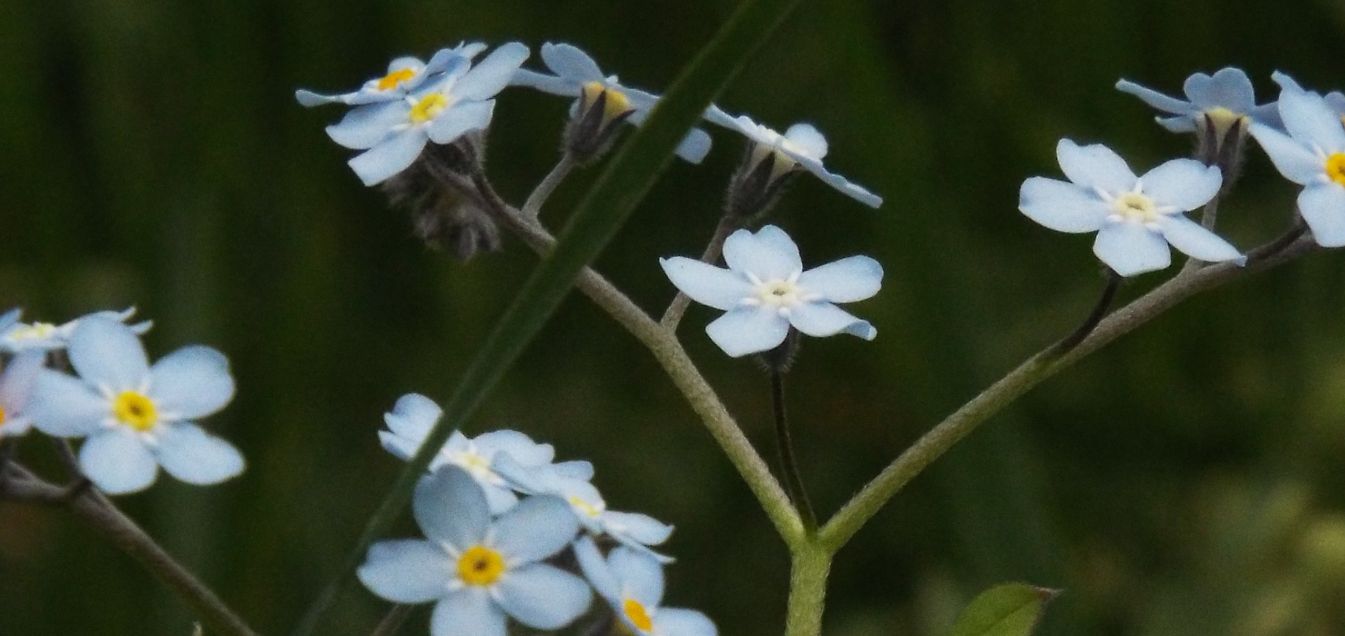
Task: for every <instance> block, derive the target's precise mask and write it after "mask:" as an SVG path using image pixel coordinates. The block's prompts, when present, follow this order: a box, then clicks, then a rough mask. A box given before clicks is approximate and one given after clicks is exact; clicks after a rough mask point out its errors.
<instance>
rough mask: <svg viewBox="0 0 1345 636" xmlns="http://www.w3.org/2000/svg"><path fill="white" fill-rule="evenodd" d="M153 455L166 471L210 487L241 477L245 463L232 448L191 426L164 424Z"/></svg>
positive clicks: (199, 428) (185, 479)
mask: <svg viewBox="0 0 1345 636" xmlns="http://www.w3.org/2000/svg"><path fill="white" fill-rule="evenodd" d="M163 426H164V430H163V432H162V433H161V434H160V435H159V444H158V446H157V447H156V448H155V449H154V454H155V456H156V457H158V459H159V464H161V465H162V466H163V469H164V471H166V472H167V473H168V474H170V475H172V476H174V477H176V478H178V479H179V480H181V481H184V482H186V483H189V484H195V485H198V486H209V485H211V484H218V483H220V482H222V481H225V480H227V479H232V478H234V477H237V476H238V475H240V474H242V472H243V469H244V467H245V466H246V463H245V462H244V461H243V455H242V454H240V453H239V452H238V449H236V448H234V447H233V445H232V444H230V443H228V442H226V441H224V440H222V439H220V438H218V437H214V436H212V435H208V434H207V433H206V432H205V431H203V430H201V427H199V426H196V425H195V424H190V423H185V422H184V423H177V424H165V425H163Z"/></svg>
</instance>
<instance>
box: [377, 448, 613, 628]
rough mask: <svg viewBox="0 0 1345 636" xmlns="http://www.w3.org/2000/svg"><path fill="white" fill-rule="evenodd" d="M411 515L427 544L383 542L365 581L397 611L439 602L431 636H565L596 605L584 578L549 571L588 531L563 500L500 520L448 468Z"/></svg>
mask: <svg viewBox="0 0 1345 636" xmlns="http://www.w3.org/2000/svg"><path fill="white" fill-rule="evenodd" d="M412 511H413V512H414V514H415V518H416V522H417V523H419V524H420V529H421V531H423V532H424V533H425V536H426V538H427V540H416V539H409V540H401V541H383V542H379V543H376V544H374V545H373V546H372V547H371V548H369V555H368V558H367V559H366V560H365V562H364V565H362V566H360V569H359V572H358V574H359V578H360V581H361V582H362V583H364V586H365V587H367V588H369V590H370V591H371V592H373V593H374V594H377V595H378V596H380V597H382V598H385V599H387V600H389V601H392V602H394V603H403V604H416V603H431V602H433V603H435V607H434V613H433V615H432V617H431V618H430V634H432V636H505V634H506V633H507V628H506V617H512V618H514V619H515V620H517V621H518V622H520V623H522V624H524V625H527V626H528V627H533V628H536V629H543V630H553V629H559V628H561V627H563V626H565V625H567V624H569V623H570V622H571V621H573V620H574V619H576V618H578V617H579V616H580V615H581V614H583V613H584V611H585V610H587V609H588V606H589V604H590V603H591V602H592V599H593V593H592V592H591V591H590V589H589V587H588V585H586V584H585V583H584V581H583V579H580V578H579V577H577V576H575V575H573V574H570V573H569V572H566V571H564V570H561V569H559V568H556V567H553V566H551V565H547V564H545V563H541V561H542V560H544V559H546V558H549V557H551V556H552V555H554V554H556V553H558V552H560V551H561V550H564V549H565V547H566V546H567V545H568V544H569V543H570V541H571V540H573V539H574V536H575V534H576V533H577V532H578V531H579V523H578V522H577V521H576V520H575V518H574V515H573V514H571V513H570V509H569V508H568V507H567V506H566V505H565V504H564V503H563V502H561V501H560V500H559V499H556V498H555V497H530V498H528V499H525V500H523V501H521V502H519V504H518V505H517V506H514V507H513V508H512V509H510V510H509V512H506V513H504V514H503V515H501V516H500V517H499V518H496V519H493V520H492V519H491V515H490V507H489V505H487V503H486V496H485V494H484V493H482V491H481V487H480V486H478V485H477V483H476V481H475V480H473V479H472V477H471V476H470V475H468V474H467V473H466V472H464V471H463V470H462V469H460V468H458V467H456V466H445V467H443V468H441V469H439V470H438V471H436V472H435V473H434V474H433V475H430V476H427V477H425V478H424V479H422V480H421V482H420V484H418V485H417V486H416V492H415V497H414V499H413V502H412Z"/></svg>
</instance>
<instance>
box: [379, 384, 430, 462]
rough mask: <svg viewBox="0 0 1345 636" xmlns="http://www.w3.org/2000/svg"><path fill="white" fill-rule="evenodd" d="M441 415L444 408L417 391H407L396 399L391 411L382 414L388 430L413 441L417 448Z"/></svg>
mask: <svg viewBox="0 0 1345 636" xmlns="http://www.w3.org/2000/svg"><path fill="white" fill-rule="evenodd" d="M443 415H444V410H443V409H442V408H439V405H438V404H436V403H435V402H434V400H431V399H430V398H427V397H425V396H423V395H421V394H419V393H408V394H406V395H403V396H402V397H400V398H398V399H397V404H395V405H393V407H392V411H391V412H389V413H385V414H384V415H383V421H384V422H386V423H387V425H388V429H389V430H391V431H392V432H393V433H396V434H397V435H399V436H401V437H404V438H407V439H408V440H410V441H413V442H415V448H419V447H420V443H421V442H422V441H424V439H425V437H426V436H428V435H429V434H430V429H432V428H434V425H435V424H436V423H437V422H438V421H439V418H440V417H442V416H443ZM412 452H415V451H414V449H413V450H412Z"/></svg>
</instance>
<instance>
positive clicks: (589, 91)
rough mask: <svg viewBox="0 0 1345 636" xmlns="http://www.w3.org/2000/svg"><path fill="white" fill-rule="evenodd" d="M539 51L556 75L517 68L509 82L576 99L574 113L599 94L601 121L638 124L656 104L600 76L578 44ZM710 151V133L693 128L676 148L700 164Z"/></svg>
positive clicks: (647, 96)
mask: <svg viewBox="0 0 1345 636" xmlns="http://www.w3.org/2000/svg"><path fill="white" fill-rule="evenodd" d="M541 54H542V63H544V64H546V67H547V69H549V70H550V71H551V72H552V73H554V74H555V75H545V74H542V73H537V72H535V71H530V70H528V69H519V71H518V72H517V73H515V74H514V78H513V82H512V83H513V84H514V85H515V86H527V87H530V88H535V89H537V90H539V91H542V92H545V93H551V94H553V95H561V96H565V97H574V98H577V99H578V101H577V102H576V103H575V105H574V113H575V114H580V113H582V112H583V111H582V109H583V108H587V107H589V106H592V105H594V104H596V103H597V101H598V99H599V97H600V96H601V98H602V101H603V108H604V112H603V119H604V124H606V123H608V122H611V121H614V120H616V119H618V118H624V119H626V120H627V121H629V122H630V123H632V124H635V125H637V126H638V125H640V124H641V123H642V122H644V120H645V119H647V118H648V117H649V111H650V110H651V109H653V108H654V104H656V103H658V97H657V96H656V95H653V94H652V93H647V92H645V91H642V90H639V89H636V88H631V87H629V86H624V85H622V84H621V82H620V81H619V80H618V79H617V77H616V76H615V75H612V76H610V77H609V76H605V75H603V73H602V69H600V68H599V67H598V63H597V62H595V61H594V60H593V58H592V57H589V55H588V54H587V53H585V52H583V51H581V50H579V48H578V47H575V46H571V45H569V44H563V43H560V44H557V43H554V42H547V43H545V44H543V45H542V51H541ZM709 151H710V135H709V134H707V133H706V132H705V131H703V130H700V129H698V128H693V129H691V131H690V132H688V133H687V135H686V137H684V138H683V139H682V143H681V144H680V145H679V146H678V147H677V156H679V157H681V158H682V159H685V160H687V161H689V162H691V163H700V162H701V160H702V159H704V158H705V155H706V153H708V152H709Z"/></svg>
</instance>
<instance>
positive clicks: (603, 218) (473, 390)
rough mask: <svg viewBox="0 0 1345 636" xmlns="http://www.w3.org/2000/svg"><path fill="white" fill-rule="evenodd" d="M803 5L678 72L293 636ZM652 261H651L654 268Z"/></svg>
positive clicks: (749, 6) (746, 19) (722, 37)
mask: <svg viewBox="0 0 1345 636" xmlns="http://www.w3.org/2000/svg"><path fill="white" fill-rule="evenodd" d="M800 2H801V0H746V1H745V2H743V3H742V4H741V5H740V6H739V7H738V9H737V11H735V12H734V14H733V15H732V17H730V18H729V20H728V22H726V23H725V24H724V26H723V27H722V28H720V30H719V33H718V34H716V35H715V37H714V39H713V40H711V41H710V43H709V44H708V45H706V47H705V48H703V49H701V52H700V53H699V54H698V55H697V56H696V59H695V60H693V61H692V62H691V64H690V65H689V66H688V67H687V68H686V69H685V70H684V71H683V72H682V74H681V75H680V76H679V77H678V79H677V80H676V81H674V82H673V84H672V86H671V87H670V88H669V89H668V91H667V93H666V94H665V95H664V96H663V98H662V99H661V100H659V104H658V106H656V107H655V108H654V110H653V112H652V113H650V116H649V119H648V121H646V122H645V124H644V125H643V126H641V127H640V128H639V130H638V132H636V133H635V135H633V136H632V137H631V139H630V141H628V142H626V143H625V144H624V145H623V146H622V148H621V149H620V151H619V152H617V153H616V155H615V156H614V157H612V159H611V161H610V162H609V163H608V166H607V169H606V170H604V171H603V174H602V176H601V177H599V178H598V181H597V182H596V183H595V184H594V186H593V189H592V190H591V191H589V193H588V195H587V196H585V197H584V199H583V200H582V201H580V203H579V206H578V208H577V209H576V210H575V212H574V214H573V216H572V217H571V219H570V222H569V223H568V224H567V225H566V227H565V229H564V230H563V231H562V232H561V234H560V236H559V238H558V243H557V246H556V250H555V251H554V252H553V253H552V254H551V255H550V256H549V257H548V258H546V259H545V260H543V261H542V263H541V265H540V266H538V268H537V270H536V271H535V272H533V274H532V276H531V277H530V278H529V279H528V281H527V282H526V283H524V285H523V288H522V290H521V291H520V292H519V294H518V296H517V297H516V298H515V299H514V302H513V303H512V304H511V305H510V306H509V308H508V310H506V311H505V314H504V316H503V317H502V318H501V319H500V321H499V323H498V324H497V326H496V328H495V330H494V331H493V332H492V333H491V334H490V336H488V337H487V338H486V341H485V344H484V345H483V346H482V348H481V351H480V353H479V354H477V357H476V358H475V359H474V360H473V361H472V364H471V366H469V367H468V368H467V371H466V373H465V374H464V376H463V378H462V380H461V382H460V383H459V384H458V386H457V388H456V390H455V391H454V392H453V395H452V397H451V398H450V399H449V400H448V402H447V403H446V404H445V406H444V416H443V418H442V419H441V420H440V421H439V425H438V426H436V427H435V429H434V430H433V431H431V433H430V435H429V436H428V437H427V438H426V440H425V443H424V444H423V445H422V446H421V449H420V452H419V453H417V454H416V456H415V457H414V458H412V459H411V461H410V462H408V463H407V465H406V468H405V469H404V470H403V471H402V473H401V474H400V475H399V476H398V478H397V481H396V482H395V483H394V484H393V486H392V488H391V489H390V491H389V492H388V494H387V496H386V497H385V498H384V499H383V502H382V503H381V504H380V505H379V508H378V510H377V511H375V513H374V515H373V517H372V518H371V519H370V521H369V524H368V525H367V526H366V527H365V529H364V532H363V534H361V535H360V538H359V541H358V542H357V544H356V547H355V549H354V550H353V551H352V552H351V554H350V555H349V557H348V558H347V559H346V561H345V563H344V565H343V566H342V568H341V570H340V572H339V574H338V578H337V579H336V580H334V581H333V582H332V583H331V584H330V585H328V586H327V588H326V589H324V590H323V592H322V594H321V595H320V596H319V597H318V598H317V600H315V601H314V603H313V605H312V606H310V607H309V609H308V611H307V612H306V613H305V615H304V618H303V620H302V621H301V622H300V624H299V626H298V627H297V628H296V629H295V631H294V636H308V635H310V634H312V633H313V632H314V630H315V629H316V628H317V626H318V622H319V621H320V620H321V618H322V614H323V613H324V612H325V611H326V610H327V608H328V607H330V606H331V605H332V604H333V603H334V602H335V601H336V599H337V597H339V596H340V595H341V594H342V593H344V592H345V591H346V590H347V589H348V587H349V585H350V584H351V582H352V577H351V574H352V572H353V571H354V569H355V567H356V566H358V565H359V564H360V562H361V561H362V560H363V558H364V553H365V550H366V549H368V547H369V545H370V544H371V543H373V541H374V540H375V539H377V538H379V537H381V536H384V535H385V534H387V532H388V531H389V530H390V529H391V527H392V524H393V523H394V522H395V521H396V519H397V518H398V517H399V516H400V515H401V514H402V511H403V510H404V509H405V508H406V504H407V503H408V502H409V501H410V499H411V491H412V489H413V488H414V487H415V484H416V480H417V479H418V478H419V477H420V476H421V475H422V474H424V472H425V469H426V467H427V466H429V464H430V460H431V459H432V458H433V457H434V455H435V453H437V452H438V449H439V448H440V447H441V446H442V445H443V444H444V442H445V441H447V439H448V436H449V434H450V432H451V431H452V428H451V427H453V426H461V425H463V423H464V422H466V421H467V420H468V419H469V418H470V417H471V416H472V414H473V413H475V411H476V409H477V407H479V406H480V404H481V402H482V401H483V400H484V399H485V396H486V394H487V393H488V392H489V391H490V390H491V389H492V388H494V387H495V385H496V384H497V383H499V381H500V379H501V378H502V377H504V374H505V372H506V371H507V370H508V369H509V367H510V366H512V365H513V363H514V361H515V360H517V359H518V356H519V355H520V354H521V353H522V352H523V350H524V348H525V347H526V346H527V345H528V343H529V342H531V341H532V339H533V338H534V337H535V336H536V335H537V333H538V332H539V331H541V329H542V327H543V325H545V324H546V321H547V320H548V319H549V318H550V317H551V315H552V314H553V313H554V312H555V310H556V308H557V307H559V306H560V303H561V301H562V300H564V299H565V296H566V295H567V294H568V293H569V291H570V288H571V287H572V286H573V284H574V281H575V278H576V277H577V276H578V274H579V271H580V270H581V269H583V268H584V266H586V265H588V264H589V263H591V262H593V260H594V259H596V258H597V256H598V254H599V253H601V252H602V249H603V248H604V247H605V246H606V245H607V243H608V242H610V241H611V240H612V237H613V236H615V235H616V233H617V231H618V230H619V229H620V228H621V226H622V224H623V223H624V222H625V220H626V218H627V217H629V216H630V213H631V212H632V211H633V210H634V209H635V206H636V204H638V203H639V202H640V200H641V199H643V198H644V196H645V194H646V193H648V191H649V188H650V187H651V186H652V185H653V183H654V180H655V179H656V178H657V177H658V174H659V172H661V171H662V170H663V168H664V167H666V166H667V165H668V163H669V162H670V161H671V160H672V156H673V154H672V153H673V150H674V149H675V148H676V147H677V144H678V143H679V142H680V141H681V139H682V136H683V135H685V134H686V131H687V130H688V129H690V128H691V127H692V126H693V125H694V124H695V123H696V122H697V121H698V120H700V118H701V113H703V112H704V111H705V109H706V107H707V106H709V105H710V102H711V100H713V99H714V97H715V96H716V95H718V94H719V92H720V91H721V90H723V88H724V86H725V85H726V84H728V82H729V80H731V79H732V78H733V77H734V76H735V75H737V73H738V71H739V70H740V69H741V68H742V65H743V63H744V62H745V61H746V59H747V57H748V56H749V55H751V54H752V53H753V52H754V51H756V49H757V48H758V47H759V46H760V45H761V44H762V43H763V42H765V41H766V39H767V38H768V37H769V36H770V35H771V33H773V32H774V31H775V30H776V29H777V28H778V27H779V26H780V24H781V23H782V22H784V19H785V18H786V17H787V16H788V15H789V14H790V13H791V12H792V11H793V10H794V9H795V8H796V7H798V5H799V4H800ZM650 262H651V263H652V262H653V261H652V260H651V261H650Z"/></svg>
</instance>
